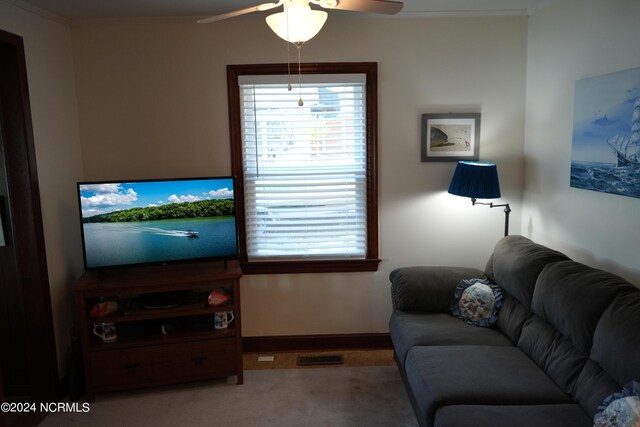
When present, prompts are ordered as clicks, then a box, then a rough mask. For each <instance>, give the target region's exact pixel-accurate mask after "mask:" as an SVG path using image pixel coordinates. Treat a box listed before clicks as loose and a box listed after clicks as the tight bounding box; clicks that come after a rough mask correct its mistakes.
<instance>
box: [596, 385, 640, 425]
mask: <svg viewBox="0 0 640 427" xmlns="http://www.w3.org/2000/svg"><path fill="white" fill-rule="evenodd" d="M593 422H594V423H595V424H594V427H640V383H639V382H637V381H632V382H630V383H628V384H627V385H625V386H624V388H623V389H622V391H621V392H619V393H613V394H612V395H610V396H608V397H607V398H606V399H605V400H604V402H602V405H600V406H599V407H598V411H597V412H596V414H595V415H594V417H593Z"/></svg>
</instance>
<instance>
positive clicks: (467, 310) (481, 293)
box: [451, 279, 502, 327]
mask: <svg viewBox="0 0 640 427" xmlns="http://www.w3.org/2000/svg"><path fill="white" fill-rule="evenodd" d="M454 295H455V297H456V302H455V303H454V304H453V306H452V307H451V314H453V315H454V316H456V317H458V318H460V319H462V320H463V321H464V322H465V323H467V324H469V325H474V326H480V327H489V326H493V324H494V323H496V320H498V309H499V308H500V306H501V305H502V289H500V287H499V286H498V285H495V284H493V283H491V282H489V281H488V280H484V279H465V280H462V281H460V283H458V286H456V290H455V294H454Z"/></svg>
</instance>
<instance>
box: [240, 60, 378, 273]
mask: <svg viewBox="0 0 640 427" xmlns="http://www.w3.org/2000/svg"><path fill="white" fill-rule="evenodd" d="M294 68H296V67H294ZM301 73H302V77H301V79H300V81H301V83H299V82H298V76H297V75H292V76H291V77H289V76H288V75H287V64H272V65H238V66H234V65H230V66H228V68H227V75H228V90H229V117H230V128H231V150H232V159H233V174H234V175H235V176H236V177H237V178H238V179H237V188H236V192H237V197H236V200H237V210H238V217H239V218H238V225H239V235H240V236H239V237H240V261H241V263H242V268H243V271H244V272H246V273H283V272H323V271H374V270H376V269H377V266H378V263H379V262H380V260H379V259H378V216H377V185H376V182H377V181H376V136H377V135H376V134H377V90H376V85H377V82H376V80H377V66H376V64H375V63H340V64H302V65H301ZM290 81H292V82H293V87H292V89H291V90H288V84H289V82H290ZM299 99H301V100H302V105H298V101H299Z"/></svg>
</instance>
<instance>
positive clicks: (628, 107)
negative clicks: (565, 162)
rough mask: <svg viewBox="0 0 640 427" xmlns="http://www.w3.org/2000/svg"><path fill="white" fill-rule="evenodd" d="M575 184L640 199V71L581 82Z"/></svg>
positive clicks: (578, 86)
mask: <svg viewBox="0 0 640 427" xmlns="http://www.w3.org/2000/svg"><path fill="white" fill-rule="evenodd" d="M570 183H571V187H575V188H582V189H586V190H593V191H601V192H605V193H612V194H620V195H623V196H629V197H636V198H640V67H638V68H632V69H630V70H625V71H619V72H617V73H611V74H605V75H602V76H597V77H591V78H587V79H582V80H578V81H576V85H575V95H574V111H573V145H572V153H571V181H570Z"/></svg>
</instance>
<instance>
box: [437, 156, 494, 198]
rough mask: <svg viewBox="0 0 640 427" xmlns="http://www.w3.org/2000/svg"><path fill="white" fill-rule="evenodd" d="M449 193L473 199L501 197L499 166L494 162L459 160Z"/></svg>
mask: <svg viewBox="0 0 640 427" xmlns="http://www.w3.org/2000/svg"><path fill="white" fill-rule="evenodd" d="M449 193H450V194H455V195H456V196H462V197H470V198H472V199H498V198H500V183H499V182H498V168H497V167H496V165H495V164H494V163H484V162H466V161H461V162H458V166H457V167H456V171H455V172H454V173H453V178H452V179H451V184H450V185H449Z"/></svg>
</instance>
